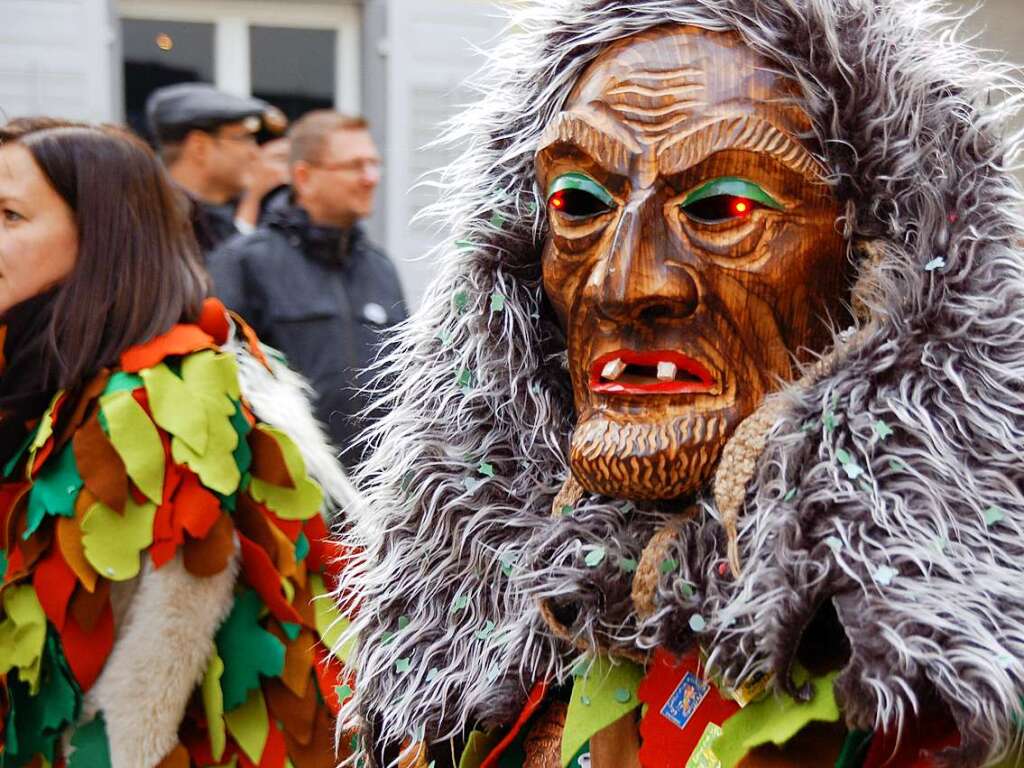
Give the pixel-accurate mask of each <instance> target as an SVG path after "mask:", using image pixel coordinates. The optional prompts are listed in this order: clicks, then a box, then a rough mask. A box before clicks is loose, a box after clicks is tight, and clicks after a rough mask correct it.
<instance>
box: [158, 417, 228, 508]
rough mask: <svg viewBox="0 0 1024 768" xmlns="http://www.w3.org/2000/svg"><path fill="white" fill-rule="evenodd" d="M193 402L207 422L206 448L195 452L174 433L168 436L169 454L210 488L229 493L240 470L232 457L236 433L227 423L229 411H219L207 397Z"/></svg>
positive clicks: (225, 493)
mask: <svg viewBox="0 0 1024 768" xmlns="http://www.w3.org/2000/svg"><path fill="white" fill-rule="evenodd" d="M193 405H194V407H196V408H204V409H205V410H206V417H207V422H208V424H209V438H208V440H207V443H206V450H205V451H204V452H203V453H201V454H200V453H197V452H196V451H193V450H192V449H191V448H190V447H189V446H188V444H187V443H186V442H185V441H183V440H182V439H181V438H179V437H175V438H173V439H172V440H171V456H172V457H173V458H174V460H175V461H176V462H177V463H179V464H184V465H186V466H187V467H188V468H189V469H191V470H192V471H193V472H195V473H196V474H197V475H198V476H199V479H200V480H201V481H202V483H203V485H205V486H206V487H207V488H209V489H210V490H213V491H216V492H217V493H221V494H224V495H225V496H227V495H230V494H233V493H234V492H235V491H237V490H238V486H239V483H241V481H242V473H241V472H240V471H239V469H238V464H237V462H236V461H235V450H236V449H237V448H238V443H239V439H238V433H237V432H236V431H235V428H234V427H233V426H231V419H230V418H229V414H225V413H222V412H221V411H220V406H219V405H215V404H214V403H213V402H212V399H211V398H194V400H193Z"/></svg>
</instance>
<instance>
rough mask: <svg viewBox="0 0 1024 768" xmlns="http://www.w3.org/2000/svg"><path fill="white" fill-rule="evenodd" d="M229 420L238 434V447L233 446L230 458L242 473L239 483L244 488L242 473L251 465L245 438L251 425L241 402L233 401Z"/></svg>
mask: <svg viewBox="0 0 1024 768" xmlns="http://www.w3.org/2000/svg"><path fill="white" fill-rule="evenodd" d="M230 421H231V427H232V428H233V429H234V430H235V434H236V435H238V447H237V448H235V452H234V453H233V454H232V458H233V459H234V460H235V466H237V467H238V471H239V472H240V473H241V474H242V475H243V480H242V482H241V483H240V485H242V486H243V489H244V483H245V480H244V475H245V473H246V472H248V471H249V468H250V467H251V466H252V448H250V447H249V441H248V439H247V438H248V436H249V433H250V432H252V425H251V424H249V422H248V421H246V419H245V414H244V413H242V404H241V402H237V403H235V412H234V413H233V414H231V418H230Z"/></svg>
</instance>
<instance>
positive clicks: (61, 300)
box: [0, 120, 207, 388]
mask: <svg viewBox="0 0 1024 768" xmlns="http://www.w3.org/2000/svg"><path fill="white" fill-rule="evenodd" d="M7 143H16V144H19V145H21V146H23V147H25V149H27V150H28V151H29V152H30V153H31V154H32V157H33V158H34V160H35V162H36V164H37V165H38V166H39V168H40V169H41V170H42V172H43V174H44V175H45V176H46V178H47V179H48V180H49V182H50V184H51V186H52V187H53V188H54V190H56V192H57V194H59V195H60V196H61V197H62V198H63V199H64V202H66V203H67V204H68V206H69V207H70V208H71V210H72V211H73V212H74V216H75V223H76V225H77V228H78V257H77V259H76V261H75V266H74V268H73V269H72V271H71V274H70V275H69V276H68V277H67V278H66V279H65V280H64V281H63V283H62V284H61V285H60V286H59V287H58V288H57V293H56V299H55V302H54V310H53V317H52V318H51V320H50V324H49V331H48V346H49V348H50V351H51V352H52V360H50V361H48V363H49V364H50V365H51V366H54V367H55V371H56V373H57V379H58V381H59V383H60V386H61V387H64V388H68V387H73V386H75V385H77V384H80V383H81V382H83V381H84V380H85V379H87V378H88V377H90V376H92V375H93V374H95V373H96V372H97V371H98V370H99V369H100V368H102V367H105V366H112V365H115V364H116V363H117V361H118V359H119V358H120V356H121V353H122V352H124V350H125V349H127V348H128V347H130V346H132V345H135V344H140V343H142V342H144V341H148V340H149V339H151V338H153V337H154V336H157V335H159V334H161V333H164V332H165V331H167V330H169V329H170V328H171V327H172V326H173V325H175V324H176V323H179V322H192V321H194V320H196V319H197V318H198V316H199V312H200V305H201V303H202V300H203V297H204V296H205V295H206V290H207V279H206V277H205V273H204V271H203V269H202V267H201V266H200V262H199V250H198V246H197V245H196V241H195V236H194V235H193V233H192V227H191V224H190V222H189V216H188V203H187V200H186V198H185V197H184V195H182V194H181V193H180V192H178V191H177V190H176V189H175V188H174V186H173V185H172V184H171V182H170V181H169V179H168V177H167V174H166V172H165V171H164V169H163V166H161V164H160V162H159V161H158V160H157V159H156V157H155V156H154V155H153V153H152V151H151V150H150V149H149V148H148V147H147V146H146V145H145V144H144V143H143V142H142V141H141V140H139V139H137V138H136V137H134V136H132V135H131V134H130V133H128V132H127V131H125V130H123V129H120V128H116V127H113V126H91V125H84V124H78V123H65V124H55V123H54V122H53V121H46V120H25V121H14V122H12V123H9V124H8V125H7V126H4V127H0V146H2V145H3V144H7Z"/></svg>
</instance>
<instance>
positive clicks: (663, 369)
mask: <svg viewBox="0 0 1024 768" xmlns="http://www.w3.org/2000/svg"><path fill="white" fill-rule="evenodd" d="M678 370H679V369H678V368H677V367H676V364H675V363H671V362H669V361H667V360H662V361H661V362H660V363H658V381H675V380H676V371H678Z"/></svg>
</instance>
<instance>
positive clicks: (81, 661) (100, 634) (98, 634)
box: [60, 601, 114, 693]
mask: <svg viewBox="0 0 1024 768" xmlns="http://www.w3.org/2000/svg"><path fill="white" fill-rule="evenodd" d="M60 639H61V642H62V643H63V645H64V656H65V658H67V660H68V666H69V667H71V673H72V674H73V675H74V676H75V679H76V680H77V681H78V685H79V687H81V689H82V692H83V693H85V692H86V691H88V690H89V689H90V688H92V684H93V683H95V682H96V678H97V677H99V676H100V672H101V671H102V670H103V665H104V664H106V662H107V657H108V656H109V655H110V651H111V649H113V647H114V610H113V608H111V606H110V603H109V601H108V603H107V606H106V608H105V609H104V610H103V612H102V613H101V614H100V618H99V621H97V622H96V626H95V627H93V630H92V632H86V631H85V630H84V629H82V628H81V627H80V626H79V625H78V622H77V621H75V619H74V617H73V616H71V617H68V620H67V621H66V622H65V623H64V631H63V632H61V633H60Z"/></svg>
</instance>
